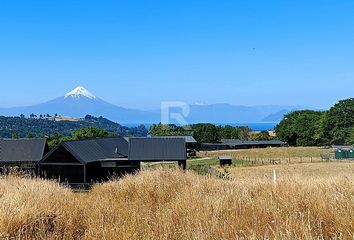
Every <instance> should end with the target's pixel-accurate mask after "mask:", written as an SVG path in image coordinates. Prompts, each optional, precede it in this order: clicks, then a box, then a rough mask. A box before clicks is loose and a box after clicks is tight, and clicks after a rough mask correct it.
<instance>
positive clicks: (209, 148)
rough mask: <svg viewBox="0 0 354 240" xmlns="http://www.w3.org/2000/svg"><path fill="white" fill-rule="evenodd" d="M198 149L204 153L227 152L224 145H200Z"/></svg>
mask: <svg viewBox="0 0 354 240" xmlns="http://www.w3.org/2000/svg"><path fill="white" fill-rule="evenodd" d="M200 148H201V149H202V150H206V151H218V150H227V149H229V146H228V145H227V144H224V143H201V144H200Z"/></svg>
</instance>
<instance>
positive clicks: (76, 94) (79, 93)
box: [64, 86, 96, 99]
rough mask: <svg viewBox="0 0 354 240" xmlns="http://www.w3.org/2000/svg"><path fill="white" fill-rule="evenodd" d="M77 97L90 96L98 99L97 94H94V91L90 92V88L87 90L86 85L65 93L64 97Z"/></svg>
mask: <svg viewBox="0 0 354 240" xmlns="http://www.w3.org/2000/svg"><path fill="white" fill-rule="evenodd" d="M69 97H71V98H76V99H79V98H81V97H86V98H90V99H96V96H95V95H93V94H92V93H90V92H89V90H87V89H86V88H84V87H81V86H79V87H77V88H75V89H74V90H72V91H70V92H68V93H67V94H65V96H64V98H69Z"/></svg>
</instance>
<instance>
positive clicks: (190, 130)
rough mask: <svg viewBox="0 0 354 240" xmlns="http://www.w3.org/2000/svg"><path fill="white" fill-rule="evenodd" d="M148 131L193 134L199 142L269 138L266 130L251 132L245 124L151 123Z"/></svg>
mask: <svg viewBox="0 0 354 240" xmlns="http://www.w3.org/2000/svg"><path fill="white" fill-rule="evenodd" d="M149 133H150V134H151V135H152V136H193V137H194V138H195V140H196V141H197V142H199V143H219V142H221V140H222V139H241V140H271V139H273V137H271V136H269V133H268V131H261V132H258V133H254V134H252V129H250V128H249V127H247V126H239V127H233V126H230V125H226V126H216V125H214V124H211V123H198V124H192V125H188V126H177V125H174V124H168V125H166V124H161V123H159V124H153V125H151V127H150V131H149Z"/></svg>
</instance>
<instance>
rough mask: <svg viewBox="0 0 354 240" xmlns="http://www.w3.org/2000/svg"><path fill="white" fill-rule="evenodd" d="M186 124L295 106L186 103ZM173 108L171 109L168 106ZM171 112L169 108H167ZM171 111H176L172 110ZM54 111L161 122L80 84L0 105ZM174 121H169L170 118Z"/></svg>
mask: <svg viewBox="0 0 354 240" xmlns="http://www.w3.org/2000/svg"><path fill="white" fill-rule="evenodd" d="M189 107H190V113H189V114H188V116H186V117H185V119H186V121H187V122H188V123H207V122H208V123H215V124H225V123H238V122H243V123H245V122H278V121H280V120H281V118H282V117H283V115H284V114H285V113H287V112H289V111H293V110H298V109H302V108H303V107H299V106H235V105H230V104H211V105H193V104H192V105H190V106H189ZM172 110H173V109H172ZM171 112H172V111H171ZM173 112H177V113H178V112H180V110H178V109H176V110H174V111H173ZM21 114H24V115H26V116H29V115H30V114H36V115H39V114H50V115H54V114H58V115H61V116H71V117H78V118H82V117H84V116H85V115H87V114H90V115H94V116H103V117H105V118H108V119H110V120H112V121H115V122H118V123H120V124H123V125H124V124H141V123H144V124H147V123H158V122H160V121H161V110H156V111H143V110H137V109H128V108H124V107H119V106H116V105H113V104H111V103H108V102H105V101H104V100H102V99H100V98H98V97H96V96H95V95H93V94H92V93H90V92H89V91H88V90H87V89H85V88H84V87H77V88H75V89H74V90H72V91H70V92H68V93H67V94H65V95H64V96H62V97H58V98H56V99H54V100H51V101H48V102H45V103H41V104H37V105H33V106H26V107H12V108H0V115H2V116H19V115H21ZM171 122H172V123H174V122H173V121H171Z"/></svg>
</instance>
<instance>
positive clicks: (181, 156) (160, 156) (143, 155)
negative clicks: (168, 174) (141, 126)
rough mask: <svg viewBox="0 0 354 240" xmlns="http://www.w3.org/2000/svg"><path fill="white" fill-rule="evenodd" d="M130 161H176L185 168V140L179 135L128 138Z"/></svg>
mask: <svg viewBox="0 0 354 240" xmlns="http://www.w3.org/2000/svg"><path fill="white" fill-rule="evenodd" d="M129 160H130V161H132V162H163V161H176V162H178V165H179V166H181V167H182V168H183V169H186V160H187V154H186V140H185V138H181V137H148V138H129Z"/></svg>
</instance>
